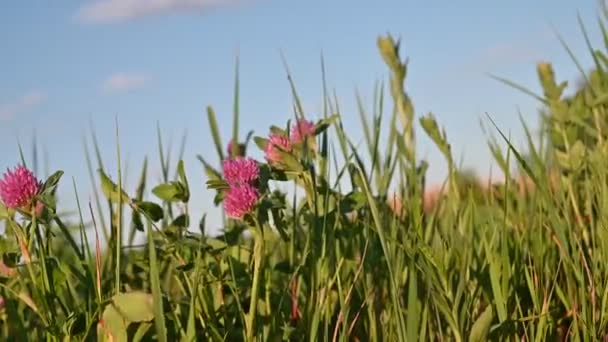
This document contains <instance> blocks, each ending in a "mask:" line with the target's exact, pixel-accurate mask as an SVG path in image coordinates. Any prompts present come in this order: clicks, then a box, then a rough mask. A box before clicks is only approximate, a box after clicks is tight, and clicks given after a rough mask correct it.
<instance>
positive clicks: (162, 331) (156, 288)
mask: <svg viewBox="0 0 608 342" xmlns="http://www.w3.org/2000/svg"><path fill="white" fill-rule="evenodd" d="M147 235H148V261H149V264H150V287H151V289H152V297H153V300H152V302H153V304H154V306H153V311H152V312H153V313H154V326H155V328H156V334H157V340H158V341H159V342H167V326H166V324H165V311H164V308H163V295H162V290H161V284H160V270H159V262H158V258H157V256H156V246H155V245H154V239H153V236H152V228H151V227H150V225H148V234H147Z"/></svg>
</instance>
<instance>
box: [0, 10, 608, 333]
mask: <svg viewBox="0 0 608 342" xmlns="http://www.w3.org/2000/svg"><path fill="white" fill-rule="evenodd" d="M603 23H604V21H603V20H600V22H599V25H600V29H601V30H602V33H603V38H604V40H605V43H606V46H604V47H602V48H595V47H592V46H591V45H590V46H589V51H586V52H585V53H591V54H592V56H593V60H594V61H595V65H594V66H593V72H591V73H589V72H586V71H584V70H583V69H582V68H581V72H582V76H584V82H583V84H582V86H581V87H580V88H579V89H576V93H575V95H573V96H570V97H565V96H564V95H563V93H564V91H565V89H566V87H567V84H566V83H565V82H562V81H560V80H559V78H558V76H556V75H555V73H554V71H553V69H552V66H551V64H550V63H548V62H539V63H538V64H537V70H536V71H537V75H538V80H539V84H540V85H541V87H542V90H543V92H542V94H534V93H532V92H530V91H528V90H526V89H522V88H519V87H518V86H517V85H516V84H515V83H510V81H507V80H502V81H503V82H505V83H506V85H508V86H512V87H514V88H518V89H513V88H509V87H507V86H506V87H505V91H525V92H527V93H529V94H530V95H531V96H534V97H536V98H537V99H538V103H539V106H542V108H543V110H542V112H541V113H540V114H541V116H542V118H543V120H542V122H543V134H542V137H541V139H540V140H538V139H536V137H532V136H531V134H530V133H529V131H528V129H527V127H526V126H525V125H522V129H523V130H526V133H527V136H528V138H529V139H528V141H527V143H528V148H527V149H526V151H525V152H524V151H518V150H516V149H515V148H514V147H513V145H511V142H510V141H508V140H507V138H506V137H505V135H503V133H502V132H501V130H500V127H496V126H493V127H492V129H493V130H494V133H495V134H494V136H495V137H496V138H495V140H490V141H489V142H488V146H489V148H490V149H491V150H492V153H493V155H494V157H495V159H496V161H497V163H498V165H500V167H501V169H502V170H501V171H502V172H503V173H504V175H505V177H504V181H501V182H493V183H487V184H486V183H484V182H481V181H478V180H477V179H476V178H475V177H474V176H471V175H469V174H467V172H465V171H464V170H459V169H458V168H457V167H456V165H455V162H454V160H453V157H452V153H451V149H450V142H449V137H448V136H447V135H446V132H444V131H443V130H442V129H441V127H440V124H439V123H437V122H436V121H435V119H434V116H433V115H432V114H430V113H429V114H424V115H421V116H419V115H416V114H415V112H414V105H413V99H410V98H409V97H408V94H407V93H406V92H405V90H404V89H405V83H406V76H407V64H406V63H405V62H404V60H405V58H404V57H403V56H401V55H400V53H401V49H400V46H399V44H398V42H396V41H395V40H394V39H393V38H391V37H390V36H381V37H379V38H378V41H377V47H378V52H379V56H380V58H382V59H383V60H384V62H385V64H386V66H387V71H388V73H389V76H390V78H389V79H390V82H389V83H388V84H386V86H379V87H378V88H377V90H376V93H375V94H374V107H373V112H372V113H367V112H365V111H364V110H363V108H362V107H361V122H362V126H363V129H364V131H363V133H364V137H365V141H366V146H365V147H364V148H355V146H354V145H353V143H352V141H351V140H350V139H349V137H348V134H347V132H345V131H344V130H343V129H342V127H343V126H342V121H341V120H342V118H341V116H340V108H339V105H338V100H337V99H336V98H334V97H333V96H332V95H331V94H329V93H326V94H325V98H324V104H325V106H324V107H325V112H324V113H323V117H324V119H322V120H320V121H318V122H311V121H308V120H307V113H304V112H303V111H302V109H301V106H300V103H299V100H298V96H297V88H296V85H294V84H292V93H293V99H294V113H293V114H294V115H293V116H294V118H293V120H290V121H289V122H286V123H277V124H276V126H272V127H270V129H269V131H268V132H261V133H256V134H255V135H254V134H253V133H249V134H247V135H246V136H243V135H241V134H240V131H239V124H238V122H239V121H238V118H239V106H238V73H237V83H236V87H235V105H234V116H233V122H232V124H233V128H234V129H233V134H232V136H231V137H229V138H227V139H226V138H224V139H222V138H221V137H220V135H219V133H218V132H219V129H218V123H217V121H216V116H215V114H214V111H213V109H212V108H211V107H209V108H208V111H207V117H208V122H209V127H210V134H212V136H213V139H214V141H215V144H216V148H217V154H218V156H219V159H220V160H221V161H222V162H221V164H217V165H215V164H213V163H210V162H208V161H206V160H204V159H202V158H199V159H200V161H201V165H202V167H203V169H204V171H205V174H206V177H205V178H201V177H199V176H198V175H197V176H194V175H186V174H185V171H184V169H185V168H184V164H183V162H182V161H180V162H179V163H177V165H170V164H169V163H168V161H167V160H168V158H167V156H166V154H167V153H166V152H165V148H164V146H163V144H162V142H161V141H160V140H159V142H158V145H159V159H160V165H161V166H162V171H163V176H164V181H163V183H162V184H149V181H148V177H147V169H148V164H147V162H146V163H145V164H144V165H142V168H141V171H140V178H139V179H140V180H139V184H138V186H137V187H136V188H135V189H123V188H122V179H123V178H122V177H123V175H121V171H120V170H121V166H120V163H118V165H117V169H118V170H119V171H118V174H115V175H109V174H107V171H106V170H107V169H106V168H104V166H103V163H102V161H101V159H100V158H99V153H98V152H97V153H92V154H91V155H87V162H88V165H89V170H90V171H91V177H92V178H93V180H94V181H95V182H96V183H97V184H99V187H98V189H97V191H96V192H95V201H93V202H92V203H87V202H84V201H79V206H78V208H75V209H77V212H79V213H80V217H81V218H82V217H83V216H84V215H85V213H86V215H92V217H93V218H94V220H93V222H91V224H88V222H87V224H85V222H84V220H82V219H81V222H65V219H64V218H63V217H62V215H59V214H58V213H59V212H62V211H64V210H66V209H73V208H57V207H56V206H55V202H56V201H55V200H56V198H55V197H56V195H55V193H56V189H57V187H59V186H60V187H68V188H69V187H72V184H70V182H69V181H67V180H66V179H62V178H61V176H62V174H63V172H62V171H57V172H56V173H54V174H53V175H52V176H51V177H49V178H48V179H41V180H36V179H34V178H33V177H35V176H34V175H33V174H31V173H29V171H27V169H23V168H22V169H19V170H18V171H15V172H13V173H11V172H12V171H11V172H8V173H7V174H5V176H4V178H3V181H2V182H1V183H0V195H2V203H3V205H0V219H1V220H3V221H4V223H5V227H6V232H5V234H4V235H3V236H2V237H1V238H0V247H1V250H0V251H1V252H2V263H1V264H0V295H1V301H0V307H1V312H0V335H1V336H2V340H10V341H43V340H46V341H94V340H100V341H101V340H105V341H127V340H128V341H216V340H226V341H241V340H247V341H253V340H258V341H266V340H268V341H278V340H296V341H418V340H420V341H486V340H501V341H502V340H508V341H561V340H569V341H601V340H608V171H606V170H608V72H607V71H606V69H608V57H607V56H606V54H605V52H604V51H606V49H608V32H607V31H605V30H604V24H603ZM581 28H583V31H582V32H583V33H582V37H583V38H585V37H586V35H585V31H584V27H583V26H581ZM566 48H567V47H566ZM573 57H574V54H573ZM573 63H578V62H577V61H576V59H573ZM577 65H578V64H577ZM290 80H291V78H290ZM323 86H325V85H323ZM324 89H326V88H325V87H324ZM487 119H488V120H487V121H488V122H490V123H491V122H492V121H491V115H489V116H488V117H487ZM387 121H388V122H390V125H385V126H387V127H389V128H388V129H386V130H383V129H381V127H383V126H382V125H383V123H384V122H387ZM420 134H426V135H428V137H430V138H431V140H432V141H433V142H434V143H435V145H436V147H437V149H438V150H439V151H440V152H441V153H442V154H443V155H444V157H445V159H446V161H447V165H448V168H449V175H448V177H447V179H446V181H445V183H444V184H441V188H437V187H431V186H430V185H429V184H427V182H426V181H425V172H426V170H427V167H428V165H427V163H426V162H425V161H424V160H420V159H419V157H418V155H417V149H416V140H417V138H416V137H417V136H418V135H420ZM382 140H386V143H380V142H381V141H382ZM228 141H236V142H239V143H238V144H237V143H235V144H227V143H226V142H228ZM518 143H519V142H518ZM524 143H525V142H524ZM501 145H505V146H509V147H508V148H506V149H501V148H500V146H501ZM93 147H94V150H93V151H95V149H96V147H97V146H93ZM256 148H257V149H260V150H261V151H263V152H264V155H265V158H264V159H262V160H255V161H254V160H253V159H248V158H249V157H247V151H251V150H252V149H256ZM117 157H118V158H117V160H120V148H119V146H118V148H117ZM22 158H23V157H22ZM366 161H367V162H366ZM23 164H24V165H25V166H27V163H26V161H25V160H23ZM38 181H39V183H38ZM194 182H206V184H207V187H208V195H209V196H215V203H216V204H217V205H218V206H221V207H223V208H224V212H225V214H226V216H225V221H224V222H225V223H224V230H223V231H222V232H221V234H220V235H218V236H210V235H208V234H205V230H206V229H207V227H206V225H205V216H202V217H201V213H200V208H192V207H190V206H189V200H190V187H189V184H192V183H194ZM278 183H282V184H283V185H288V186H289V187H293V189H297V191H295V193H296V194H298V195H297V196H296V195H287V194H286V193H283V192H281V191H279V190H276V184H278ZM74 191H75V193H76V195H77V194H78V191H77V189H74ZM191 226H194V227H196V226H198V227H199V228H200V229H199V230H198V231H196V229H194V230H188V229H186V228H187V227H191ZM136 234H143V236H144V237H145V238H144V240H143V241H144V243H143V244H141V245H134V244H133V241H134V236H135V235H136ZM101 240H103V241H106V242H107V243H104V244H103V245H101V244H100V241H101Z"/></svg>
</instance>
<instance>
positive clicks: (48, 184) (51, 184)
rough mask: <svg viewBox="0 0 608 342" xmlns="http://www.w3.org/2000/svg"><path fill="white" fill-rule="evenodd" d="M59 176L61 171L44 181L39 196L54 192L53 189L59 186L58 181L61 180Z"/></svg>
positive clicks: (61, 174) (61, 173)
mask: <svg viewBox="0 0 608 342" xmlns="http://www.w3.org/2000/svg"><path fill="white" fill-rule="evenodd" d="M61 176H63V171H61V170H59V171H57V172H55V173H53V174H52V175H51V176H50V177H49V178H47V179H46V181H45V182H44V184H43V185H42V188H41V189H40V193H41V194H47V193H48V194H50V193H53V192H54V191H55V188H56V187H57V184H59V180H60V179H61Z"/></svg>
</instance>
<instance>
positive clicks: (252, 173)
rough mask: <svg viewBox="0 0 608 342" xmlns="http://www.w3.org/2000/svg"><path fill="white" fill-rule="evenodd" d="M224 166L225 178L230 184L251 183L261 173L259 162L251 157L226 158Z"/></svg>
mask: <svg viewBox="0 0 608 342" xmlns="http://www.w3.org/2000/svg"><path fill="white" fill-rule="evenodd" d="M222 167H223V169H224V180H226V182H227V183H228V185H230V186H239V185H245V184H251V183H253V182H254V181H256V180H257V179H258V177H259V175H260V169H259V167H258V163H257V162H256V161H255V160H253V159H251V158H247V159H245V158H242V157H236V158H234V159H225V160H224V161H223V162H222Z"/></svg>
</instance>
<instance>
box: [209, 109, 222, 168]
mask: <svg viewBox="0 0 608 342" xmlns="http://www.w3.org/2000/svg"><path fill="white" fill-rule="evenodd" d="M207 119H208V120H209V127H210V128H211V136H212V137H213V143H214V144H215V148H216V150H217V155H218V156H219V157H220V160H224V149H223V147H222V141H221V139H220V130H219V128H218V126H217V120H216V119H215V112H214V111H213V108H212V107H211V106H209V107H207Z"/></svg>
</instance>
